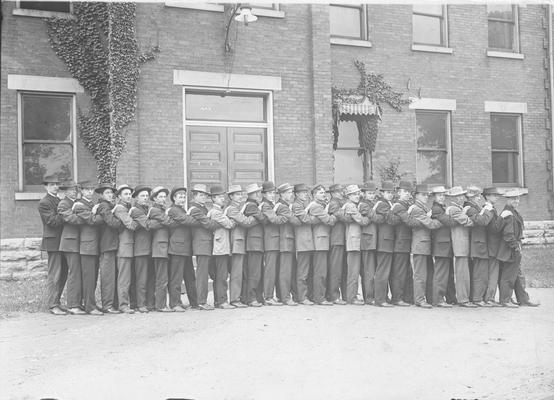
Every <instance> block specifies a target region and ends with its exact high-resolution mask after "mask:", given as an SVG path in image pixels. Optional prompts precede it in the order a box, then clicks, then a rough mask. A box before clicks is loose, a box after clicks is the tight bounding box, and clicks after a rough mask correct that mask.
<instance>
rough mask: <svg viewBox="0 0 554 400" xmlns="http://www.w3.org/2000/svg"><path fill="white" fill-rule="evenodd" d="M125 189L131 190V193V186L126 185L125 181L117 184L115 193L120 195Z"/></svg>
mask: <svg viewBox="0 0 554 400" xmlns="http://www.w3.org/2000/svg"><path fill="white" fill-rule="evenodd" d="M125 189H129V190H130V191H131V193H132V192H133V188H132V187H131V186H129V185H127V184H126V183H124V184H122V185H119V186H118V187H117V191H116V194H117V195H120V194H121V192H122V191H123V190H125Z"/></svg>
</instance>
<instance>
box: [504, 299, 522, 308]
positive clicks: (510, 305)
mask: <svg viewBox="0 0 554 400" xmlns="http://www.w3.org/2000/svg"><path fill="white" fill-rule="evenodd" d="M500 305H501V306H502V307H506V308H519V306H518V305H517V304H514V303H512V302H511V301H510V302H509V303H500Z"/></svg>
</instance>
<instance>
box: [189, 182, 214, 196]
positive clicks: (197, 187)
mask: <svg viewBox="0 0 554 400" xmlns="http://www.w3.org/2000/svg"><path fill="white" fill-rule="evenodd" d="M192 191H193V192H200V193H206V194H210V192H209V191H208V187H207V186H206V185H204V184H203V183H197V184H195V185H194V186H193V187H192Z"/></svg>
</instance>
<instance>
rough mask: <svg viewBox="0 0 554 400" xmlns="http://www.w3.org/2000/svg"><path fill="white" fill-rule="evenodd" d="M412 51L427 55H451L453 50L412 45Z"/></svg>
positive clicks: (425, 45)
mask: <svg viewBox="0 0 554 400" xmlns="http://www.w3.org/2000/svg"><path fill="white" fill-rule="evenodd" d="M412 50H413V51H424V52H427V53H442V54H452V53H453V52H454V50H453V49H452V48H451V47H442V46H430V45H427V44H412Z"/></svg>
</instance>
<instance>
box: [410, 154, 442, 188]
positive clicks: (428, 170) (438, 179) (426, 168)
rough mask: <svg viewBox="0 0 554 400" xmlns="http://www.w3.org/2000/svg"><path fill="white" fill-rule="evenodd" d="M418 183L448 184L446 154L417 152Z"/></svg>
mask: <svg viewBox="0 0 554 400" xmlns="http://www.w3.org/2000/svg"><path fill="white" fill-rule="evenodd" d="M416 170H417V182H418V183H433V184H446V152H445V151H418V152H417V168H416Z"/></svg>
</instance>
